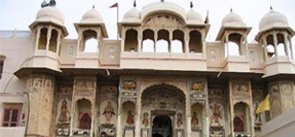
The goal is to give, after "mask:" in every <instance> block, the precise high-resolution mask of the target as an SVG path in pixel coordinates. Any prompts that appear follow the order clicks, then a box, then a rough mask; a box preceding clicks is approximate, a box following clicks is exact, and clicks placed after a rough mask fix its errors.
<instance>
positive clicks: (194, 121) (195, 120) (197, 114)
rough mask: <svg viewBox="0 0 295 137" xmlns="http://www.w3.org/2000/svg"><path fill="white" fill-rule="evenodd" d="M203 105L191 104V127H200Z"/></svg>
mask: <svg viewBox="0 0 295 137" xmlns="http://www.w3.org/2000/svg"><path fill="white" fill-rule="evenodd" d="M203 109H204V108H203V105H202V104H199V103H196V104H193V105H192V106H191V116H192V118H191V125H192V129H201V128H202V125H203V123H202V119H203V115H204V114H203V113H204V110H203Z"/></svg>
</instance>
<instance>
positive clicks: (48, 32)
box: [46, 26, 52, 51]
mask: <svg viewBox="0 0 295 137" xmlns="http://www.w3.org/2000/svg"><path fill="white" fill-rule="evenodd" d="M51 33H52V26H49V27H48V29H47V42H46V51H48V50H49V46H50V39H51Z"/></svg>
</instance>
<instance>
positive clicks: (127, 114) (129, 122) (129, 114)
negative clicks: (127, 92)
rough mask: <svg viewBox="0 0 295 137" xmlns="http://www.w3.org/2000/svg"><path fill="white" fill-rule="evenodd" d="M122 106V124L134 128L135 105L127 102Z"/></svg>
mask: <svg viewBox="0 0 295 137" xmlns="http://www.w3.org/2000/svg"><path fill="white" fill-rule="evenodd" d="M122 106H123V107H122V110H123V123H124V125H125V127H134V122H135V121H134V117H135V104H134V103H133V102H130V101H127V102H124V103H123V105H122Z"/></svg>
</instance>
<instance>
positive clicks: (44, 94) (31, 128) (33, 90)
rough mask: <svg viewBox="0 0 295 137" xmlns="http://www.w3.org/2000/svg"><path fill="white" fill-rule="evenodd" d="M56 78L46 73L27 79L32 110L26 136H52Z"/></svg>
mask: <svg viewBox="0 0 295 137" xmlns="http://www.w3.org/2000/svg"><path fill="white" fill-rule="evenodd" d="M54 82H55V80H54V78H53V77H50V76H46V75H31V76H29V78H28V80H27V87H26V88H27V91H28V94H29V102H30V104H29V105H30V106H29V107H30V112H29V116H28V118H29V120H28V125H27V126H28V127H27V134H26V135H25V136H26V137H40V136H41V137H50V136H52V133H51V132H50V131H52V130H51V129H52V128H53V127H52V125H51V123H52V117H53V116H52V114H53V113H52V108H53V100H54V93H53V92H54V86H55V85H54Z"/></svg>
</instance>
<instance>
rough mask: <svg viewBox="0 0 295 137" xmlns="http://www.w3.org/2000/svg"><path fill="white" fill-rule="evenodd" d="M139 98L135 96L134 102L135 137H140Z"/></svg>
mask: <svg viewBox="0 0 295 137" xmlns="http://www.w3.org/2000/svg"><path fill="white" fill-rule="evenodd" d="M140 98H141V96H140V95H138V96H137V101H136V106H135V107H136V114H135V137H140V136H141V120H140V116H141V99H140Z"/></svg>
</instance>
